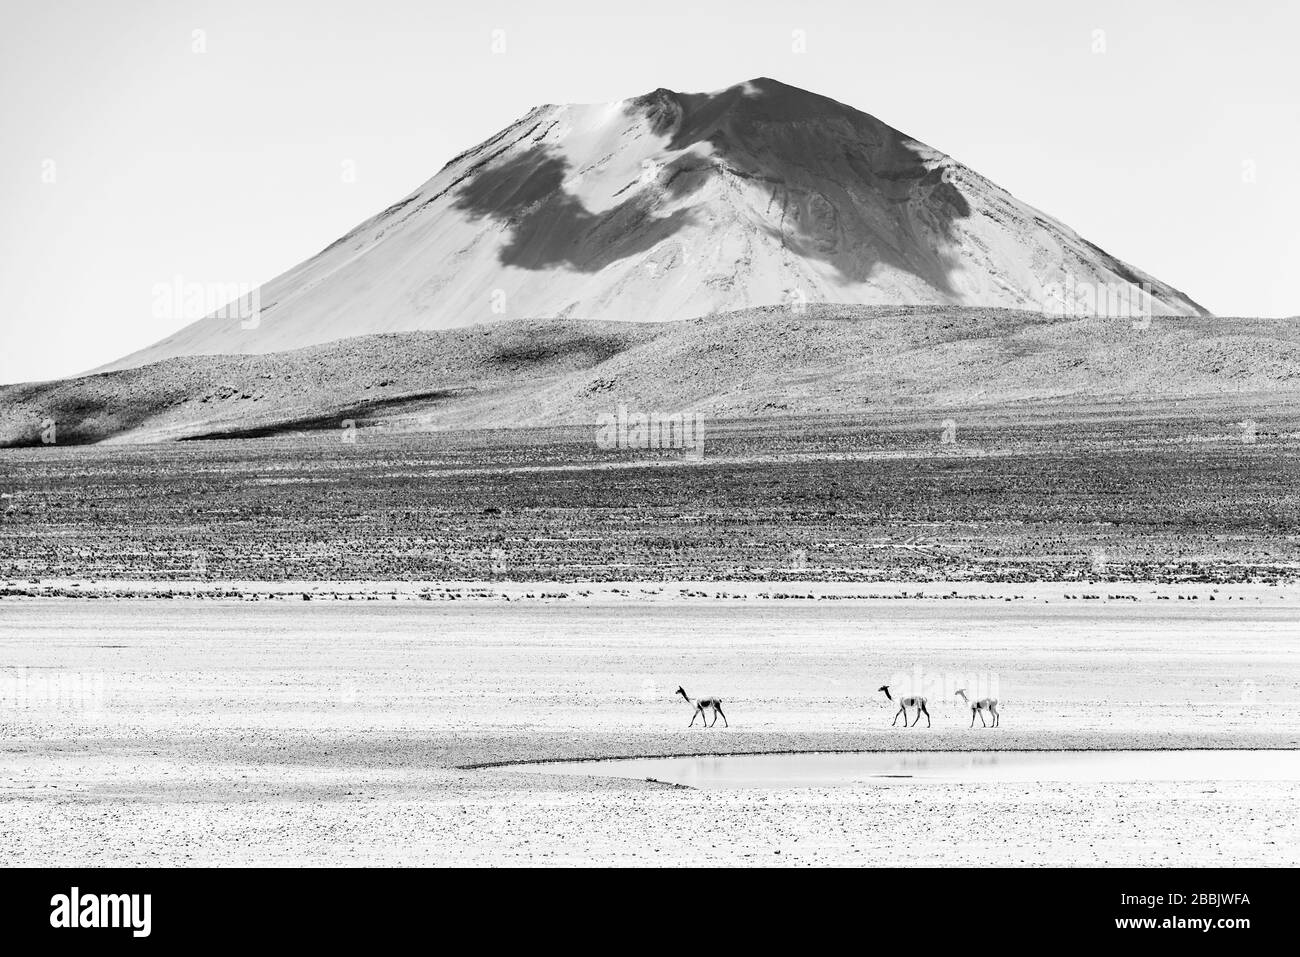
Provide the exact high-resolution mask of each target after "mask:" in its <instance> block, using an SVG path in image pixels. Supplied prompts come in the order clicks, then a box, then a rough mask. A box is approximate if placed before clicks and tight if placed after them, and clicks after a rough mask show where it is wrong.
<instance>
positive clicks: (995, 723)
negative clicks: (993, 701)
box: [989, 705, 1002, 728]
mask: <svg viewBox="0 0 1300 957" xmlns="http://www.w3.org/2000/svg"><path fill="white" fill-rule="evenodd" d="M989 710H990V711H992V712H993V727H995V728H996V727H997V726H998V722H999V721H1001V720H1002V715H1000V714H998V706H997V705H992V706H990V707H989Z"/></svg>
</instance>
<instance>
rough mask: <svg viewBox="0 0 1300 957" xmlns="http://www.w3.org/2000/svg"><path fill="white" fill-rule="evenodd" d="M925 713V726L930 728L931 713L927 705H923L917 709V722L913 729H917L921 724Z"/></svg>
mask: <svg viewBox="0 0 1300 957" xmlns="http://www.w3.org/2000/svg"><path fill="white" fill-rule="evenodd" d="M923 713H924V715H925V726H926V727H927V728H928V727H930V712H929V711H928V710H927V709H926V707H925V705H921V706H920V707H919V708H917V709H916V720H915V721H913V722H912V727H914V728H915V727H916V726H917V725H918V724H920V723H921V715H922V714H923Z"/></svg>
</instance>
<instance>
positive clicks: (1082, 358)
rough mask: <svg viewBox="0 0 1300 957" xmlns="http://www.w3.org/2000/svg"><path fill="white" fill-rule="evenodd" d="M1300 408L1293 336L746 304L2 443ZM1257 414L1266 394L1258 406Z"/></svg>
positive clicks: (197, 363) (124, 412) (78, 405)
mask: <svg viewBox="0 0 1300 957" xmlns="http://www.w3.org/2000/svg"><path fill="white" fill-rule="evenodd" d="M1270 396H1271V397H1273V398H1274V399H1276V400H1277V401H1279V402H1280V401H1286V402H1293V401H1294V400H1295V399H1296V398H1300V323H1296V322H1292V321H1288V320H1271V319H1232V320H1228V319H1217V318H1204V317H1172V316H1171V317H1156V318H1153V319H1151V320H1150V322H1149V323H1141V322H1138V323H1135V322H1133V321H1128V320H1124V321H1120V320H1110V319H1099V318H1095V317H1094V318H1049V317H1044V316H1042V315H1040V314H1037V313H1032V312H1026V311H1018V310H1005V309H991V308H969V307H931V306H890V307H869V306H836V305H818V304H812V305H809V306H807V307H803V308H802V309H801V310H800V311H799V312H795V311H793V310H792V309H791V308H789V307H758V308H754V309H749V310H742V311H739V312H733V313H726V314H720V315H714V316H706V317H697V318H695V319H689V320H682V321H674V322H663V323H625V322H613V321H605V322H599V321H584V320H576V319H539V320H525V319H519V320H508V321H505V322H500V323H490V324H485V325H480V326H472V327H464V328H456V329H449V330H437V331H426V332H409V333H382V334H375V335H369V336H363V337H358V338H355V339H348V340H342V341H340V342H335V343H327V344H323V345H316V346H309V347H305V348H303V349H300V350H294V351H290V352H281V353H272V354H267V355H248V356H239V355H233V356H184V357H176V358H171V359H166V360H162V361H160V362H158V363H155V364H153V365H150V366H145V367H136V368H131V369H124V370H118V371H114V372H107V373H100V374H97V375H92V376H85V377H82V378H78V379H70V380H63V381H59V382H50V383H29V384H25V385H17V386H3V387H0V446H25V445H26V446H38V445H40V444H41V436H42V431H43V426H44V423H46V422H48V421H53V422H54V423H56V425H57V429H58V432H57V436H58V438H57V441H58V443H59V444H77V443H95V442H124V443H148V442H159V441H170V440H178V439H192V438H199V437H228V438H237V437H257V436H266V435H283V434H289V433H295V432H321V431H335V432H337V431H339V430H340V428H341V427H342V424H343V422H344V421H345V420H352V421H353V423H354V424H355V425H356V426H357V427H358V428H361V429H363V430H364V429H365V428H371V427H382V428H384V429H388V430H392V431H398V432H402V431H439V430H449V431H461V430H470V429H487V428H526V427H536V426H550V425H571V424H591V423H592V422H594V421H595V416H596V415H598V414H600V413H609V412H613V411H614V410H615V409H616V408H617V407H618V406H619V405H624V406H627V407H628V408H630V409H633V410H638V411H660V412H665V413H670V414H671V413H678V412H683V413H685V412H699V413H702V414H706V415H709V416H712V417H717V418H741V419H758V418H781V417H790V416H822V415H838V414H858V415H861V414H864V413H866V414H870V413H871V412H872V411H873V410H891V409H915V410H922V411H924V412H926V414H936V413H938V412H939V411H941V410H953V409H960V408H967V407H971V406H985V407H991V406H997V407H1003V408H1006V409H1007V410H1008V412H1009V414H1014V411H1015V410H1017V409H1020V410H1021V411H1029V410H1030V409H1031V407H1040V408H1048V407H1050V406H1051V404H1052V403H1059V402H1060V401H1062V400H1070V401H1105V402H1111V403H1114V402H1119V403H1126V404H1129V405H1131V406H1133V407H1134V408H1139V409H1140V408H1142V407H1143V406H1144V403H1145V402H1146V401H1147V400H1148V399H1152V398H1161V399H1174V400H1184V399H1185V400H1189V401H1190V400H1195V399H1200V398H1206V397H1210V398H1215V397H1217V398H1219V399H1223V400H1226V401H1228V402H1229V403H1231V402H1236V401H1238V400H1242V401H1247V402H1251V401H1257V400H1259V399H1260V398H1261V397H1270ZM1270 401H1272V400H1270Z"/></svg>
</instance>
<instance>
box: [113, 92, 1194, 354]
mask: <svg viewBox="0 0 1300 957" xmlns="http://www.w3.org/2000/svg"><path fill="white" fill-rule="evenodd" d="M1138 287H1145V288H1144V289H1143V290H1142V291H1140V292H1135V291H1136V290H1138ZM1116 291H1118V292H1119V294H1120V295H1121V296H1122V297H1126V298H1127V299H1129V300H1132V301H1134V302H1136V304H1137V305H1138V306H1139V308H1141V309H1142V310H1143V311H1150V312H1153V313H1156V314H1164V313H1168V314H1179V315H1193V314H1198V313H1203V312H1204V310H1202V309H1201V308H1200V307H1199V306H1197V305H1196V303H1194V302H1193V301H1192V300H1190V299H1188V298H1187V297H1186V296H1184V295H1183V294H1182V293H1180V292H1178V290H1176V289H1173V288H1172V287H1170V286H1168V285H1166V284H1164V283H1161V282H1159V281H1158V280H1155V279H1153V278H1152V277H1150V276H1147V275H1146V274H1145V273H1142V272H1140V271H1139V270H1136V269H1134V268H1133V267H1131V266H1128V265H1127V264H1125V263H1122V262H1120V261H1119V260H1117V259H1115V258H1114V257H1113V256H1110V255H1108V254H1107V253H1105V252H1104V251H1102V250H1101V249H1100V248H1098V247H1097V246H1095V245H1093V244H1092V243H1089V242H1088V241H1086V240H1084V239H1082V238H1081V237H1080V236H1078V235H1077V234H1076V233H1074V232H1073V231H1072V230H1070V229H1069V228H1068V227H1066V226H1064V225H1062V224H1060V223H1058V222H1056V221H1055V220H1053V219H1051V217H1048V216H1046V215H1044V214H1043V213H1041V212H1039V211H1037V210H1035V209H1033V208H1032V207H1029V206H1027V205H1026V204H1024V203H1021V202H1020V201H1018V200H1016V199H1015V198H1014V197H1013V196H1012V195H1011V194H1010V193H1008V192H1007V191H1006V190H1003V189H1001V188H1000V187H998V186H996V185H994V184H993V183H991V182H989V181H988V180H987V179H985V178H984V177H981V176H979V175H978V174H976V173H975V172H973V171H971V170H968V169H966V168H965V167H962V166H961V165H960V164H958V163H955V162H954V161H953V160H952V159H951V158H950V157H948V156H946V155H945V154H943V153H941V152H939V151H938V150H935V149H932V148H931V147H929V146H926V145H925V144H923V143H920V142H918V141H916V140H915V139H913V138H911V137H909V136H907V135H905V134H904V133H902V132H900V131H898V130H896V129H894V128H892V127H890V126H888V125H886V124H885V123H882V122H880V121H879V120H877V119H875V118H874V117H872V116H869V115H868V114H866V113H862V112H860V111H858V110H856V109H854V108H852V107H850V106H847V105H845V104H843V103H840V102H837V101H835V100H832V99H830V98H829V97H825V96H821V95H820V94H817V93H812V92H809V91H807V90H802V89H800V88H798V87H794V86H790V85H789V84H786V83H783V82H781V81H779V80H775V79H773V78H771V77H762V76H760V77H754V78H753V79H750V80H746V81H744V82H741V83H737V84H735V85H733V86H730V87H727V88H726V89H723V90H719V91H715V92H712V93H678V92H675V91H672V90H668V89H666V88H662V87H661V88H659V89H656V90H653V91H651V92H650V93H646V94H643V95H641V96H638V97H635V98H632V99H630V100H623V101H619V102H617V103H599V104H590V105H585V106H565V107H548V108H543V109H536V110H533V111H530V113H529V114H527V115H526V116H524V117H523V118H521V119H519V120H518V121H516V122H515V123H514V124H512V125H510V126H508V127H506V128H505V129H504V130H502V131H501V132H500V133H499V134H497V135H496V136H493V137H492V138H490V139H488V140H487V141H485V142H484V143H482V144H480V145H479V146H477V147H474V148H472V149H469V150H467V151H465V152H464V153H462V154H461V155H459V156H457V157H455V158H454V159H453V160H452V161H451V162H449V163H448V164H447V165H446V166H445V167H444V168H443V169H442V170H441V171H440V172H439V173H438V174H437V175H436V176H434V177H433V178H432V179H430V180H429V181H428V182H427V183H425V184H424V185H423V186H421V187H420V188H419V189H418V190H416V191H415V192H414V193H412V194H411V195H409V196H407V197H406V198H404V199H402V200H401V201H399V202H397V203H394V204H393V205H391V206H390V207H388V208H387V209H385V210H383V211H382V212H380V213H379V214H377V215H376V216H374V217H372V218H371V219H370V220H367V221H366V222H364V223H362V224H361V225H360V226H358V227H356V228H355V229H353V230H352V231H351V232H350V233H348V234H347V235H346V236H344V237H342V238H341V239H339V240H338V241H336V242H335V243H333V244H332V245H331V246H329V247H327V248H326V249H325V250H323V251H322V252H321V253H319V254H317V255H316V256H315V257H313V258H311V259H309V260H307V261H306V262H304V263H302V264H301V265H299V266H297V267H295V268H294V269H292V270H290V271H289V272H287V273H285V274H284V275H282V276H280V277H278V278H277V279H275V280H273V281H272V282H271V283H268V284H267V285H266V286H265V287H263V288H262V289H260V290H258V295H257V299H258V301H259V303H260V305H259V307H258V308H259V312H258V316H257V321H256V322H255V323H249V322H247V321H246V319H245V317H243V316H240V317H237V318H235V319H231V318H228V317H226V318H223V317H221V316H214V317H210V318H207V319H203V320H200V321H199V322H196V323H194V324H193V325H191V326H189V327H187V328H185V329H183V330H181V331H180V332H178V333H176V334H175V335H173V336H171V337H169V338H168V339H166V340H164V341H163V342H161V343H159V344H158V345H156V346H154V347H151V348H150V349H146V350H144V351H142V352H140V353H137V354H136V355H134V356H130V357H127V358H126V359H124V360H121V361H120V362H119V363H117V364H115V365H117V366H130V365H139V364H141V363H143V362H148V361H153V360H156V359H160V358H165V357H167V356H172V355H189V354H202V353H263V352H272V351H278V350H284V349H291V348H298V347H301V346H308V345H316V344H320V343H325V342H330V341H333V340H336V339H340V338H345V337H350V336H357V335H364V334H369V333H377V332H403V331H412V330H421V329H445V328H451V327H457V326H465V325H471V324H476V323H487V322H496V321H499V320H502V319H509V318H520V317H531V318H550V317H576V318H586V319H608V320H644V321H664V320H674V319H687V318H692V317H696V316H701V315H707V314H711V313H715V312H722V311H727V310H734V309H743V308H748V307H752V306H766V305H778V304H787V305H788V304H791V303H805V302H818V301H820V302H837V303H850V304H863V305H897V304H927V303H928V304H935V305H968V306H998V307H1010V308H1017V309H1031V310H1043V309H1053V308H1055V309H1061V310H1066V311H1068V310H1072V309H1079V310H1081V311H1084V312H1086V311H1089V302H1090V303H1091V308H1092V309H1093V310H1095V309H1096V307H1097V303H1098V302H1099V301H1100V302H1102V303H1105V302H1107V301H1108V298H1109V297H1110V295H1111V294H1112V293H1114V292H1116ZM1089 295H1091V299H1090V300H1089V298H1088V297H1089Z"/></svg>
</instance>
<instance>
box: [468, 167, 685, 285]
mask: <svg viewBox="0 0 1300 957" xmlns="http://www.w3.org/2000/svg"><path fill="white" fill-rule="evenodd" d="M708 172H709V170H708V168H707V167H702V166H701V165H700V164H699V163H697V162H693V161H692V160H690V159H689V158H687V159H682V160H678V161H675V162H673V163H669V164H666V165H665V167H664V168H663V169H662V170H660V171H658V173H657V175H656V176H655V177H654V182H655V183H656V184H658V188H655V187H652V186H651V184H650V183H648V182H647V183H645V184H642V183H634V184H629V188H628V198H627V199H624V200H623V201H622V202H620V203H618V205H616V206H614V207H612V208H610V209H607V210H603V211H599V212H592V211H591V210H589V209H587V208H586V207H585V206H584V205H583V204H582V201H581V200H580V199H578V198H577V197H576V196H574V195H573V194H571V193H569V192H568V191H567V190H565V188H564V182H565V180H566V179H568V178H569V175H570V172H569V164H568V162H567V161H566V160H565V159H564V158H563V157H561V156H558V155H556V154H555V152H554V151H553V150H551V149H550V148H549V147H545V146H538V147H535V148H533V149H531V150H529V151H528V152H526V153H523V154H521V155H519V156H515V157H513V158H511V159H508V160H506V161H505V162H502V163H498V164H496V165H494V166H489V167H487V168H486V169H484V170H482V171H480V172H479V173H478V174H476V175H475V176H474V177H473V178H472V179H471V180H469V181H468V182H467V183H466V184H465V185H464V186H462V187H461V188H460V191H459V192H458V193H457V195H456V199H455V201H454V203H453V204H452V205H453V208H455V209H459V210H463V211H465V212H466V213H468V214H469V215H470V217H471V218H473V219H484V218H488V219H492V220H494V221H496V222H499V223H502V224H503V225H506V226H508V227H509V228H510V229H511V239H510V242H509V243H508V244H507V245H506V247H505V248H504V249H502V251H501V253H500V260H501V262H502V264H503V265H507V266H518V267H520V268H522V269H547V268H550V267H552V266H567V267H569V268H571V269H576V270H579V271H580V272H597V271H599V270H601V269H603V268H605V267H606V266H608V265H609V264H610V263H613V262H617V261H619V260H621V259H626V258H628V257H629V256H635V255H637V254H639V253H643V252H645V251H647V250H649V249H651V248H653V247H654V246H656V245H657V244H658V243H660V242H662V241H663V240H665V239H667V238H668V237H670V236H672V235H673V234H674V233H676V232H677V231H678V230H679V229H681V228H682V227H683V226H686V225H688V224H689V223H690V222H692V220H693V218H694V212H693V211H692V210H690V209H679V210H676V211H674V212H672V213H670V214H669V215H667V216H661V215H657V214H656V207H657V206H659V205H660V204H661V203H663V202H664V201H665V199H678V198H681V197H682V196H685V195H688V194H689V193H691V192H693V191H694V190H696V189H698V188H699V186H700V185H701V183H702V182H703V177H704V176H707V175H708Z"/></svg>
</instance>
